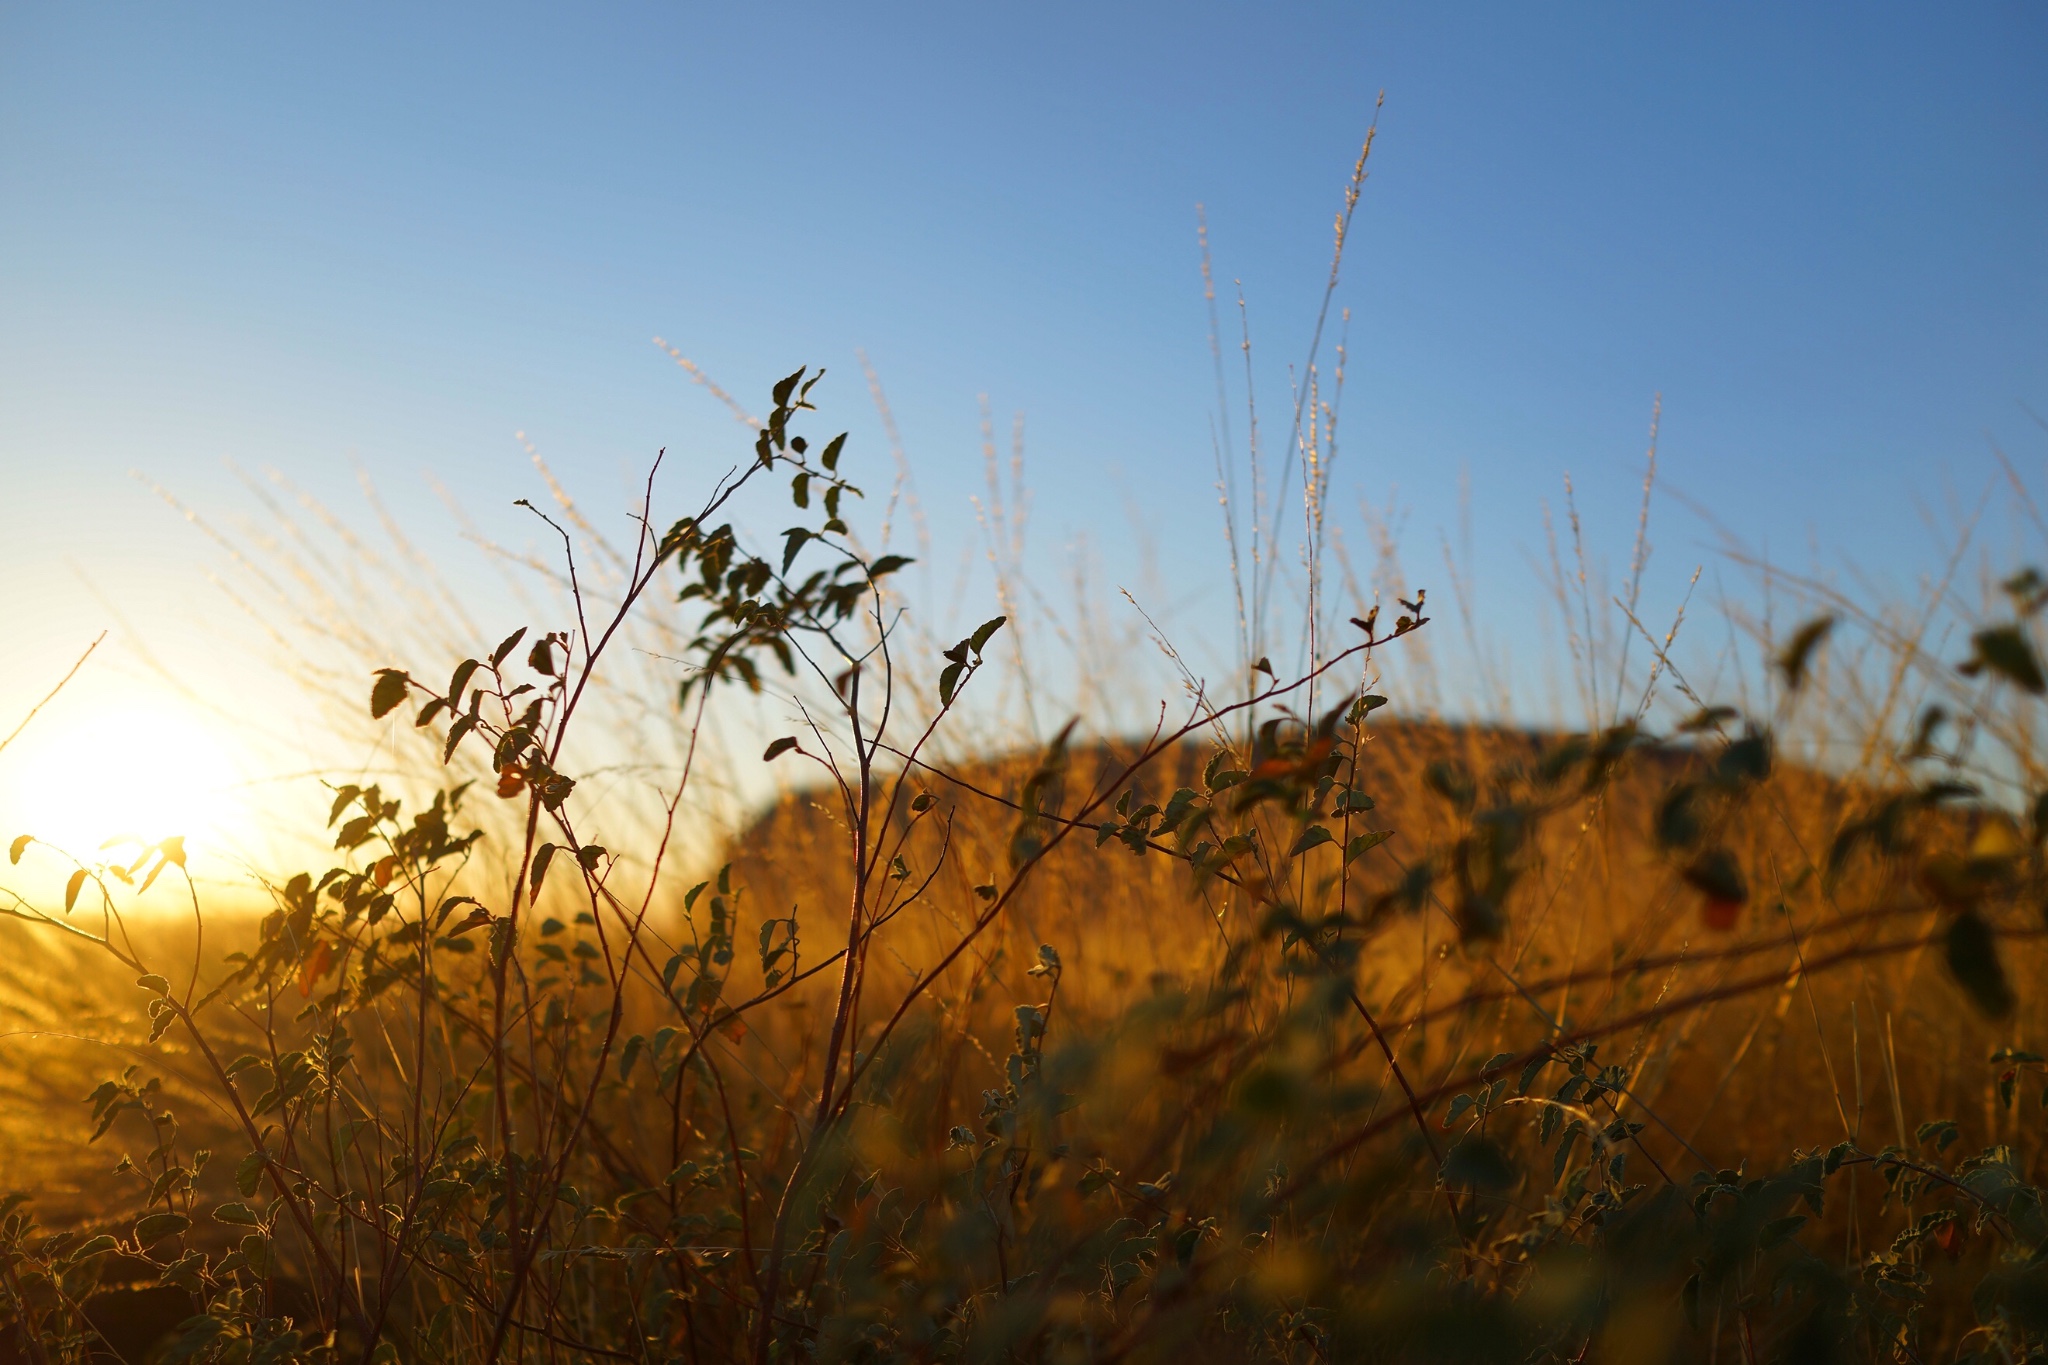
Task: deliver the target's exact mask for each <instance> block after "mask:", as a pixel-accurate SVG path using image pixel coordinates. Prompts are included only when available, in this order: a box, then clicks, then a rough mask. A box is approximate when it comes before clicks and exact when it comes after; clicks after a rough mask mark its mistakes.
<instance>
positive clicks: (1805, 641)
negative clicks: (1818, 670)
mask: <svg viewBox="0 0 2048 1365" xmlns="http://www.w3.org/2000/svg"><path fill="white" fill-rule="evenodd" d="M1834 628H1835V618H1834V616H1833V615H1828V616H1819V617H1815V618H1814V619H1813V620H1811V621H1808V622H1807V623H1806V624H1805V625H1803V626H1801V627H1800V628H1799V629H1798V630H1796V631H1794V632H1793V633H1792V638H1791V639H1790V640H1789V641H1787V642H1786V644H1785V647H1784V648H1783V649H1781V650H1779V651H1778V670H1779V671H1780V672H1782V673H1783V674H1784V675H1785V686H1786V687H1787V688H1789V689H1791V690H1792V691H1794V692H1797V691H1798V690H1799V688H1800V685H1801V684H1803V683H1804V682H1805V681H1806V664H1807V661H1808V660H1809V659H1810V658H1811V657H1812V656H1813V651H1814V650H1816V649H1818V648H1819V647H1820V642H1821V641H1823V640H1825V639H1827V637H1828V632H1829V631H1831V630H1833V629H1834Z"/></svg>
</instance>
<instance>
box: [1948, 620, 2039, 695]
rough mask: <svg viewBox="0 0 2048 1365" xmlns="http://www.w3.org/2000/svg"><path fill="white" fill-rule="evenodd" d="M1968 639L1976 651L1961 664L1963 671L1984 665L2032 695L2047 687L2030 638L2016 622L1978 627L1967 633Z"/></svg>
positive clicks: (1982, 667)
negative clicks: (1993, 628) (1995, 627)
mask: <svg viewBox="0 0 2048 1365" xmlns="http://www.w3.org/2000/svg"><path fill="white" fill-rule="evenodd" d="M1970 643H1971V644H1972V645H1975V646H1976V650H1977V652H1976V655H1975V656H1974V657H1973V658H1972V659H1971V660H1970V664H1969V665H1966V666H1965V668H1966V671H1968V672H1973V673H1974V672H1976V671H1978V670H1979V669H1984V668H1988V669H1990V670H1991V671H1992V672H1994V673H1996V674H1998V675H2000V676H2001V677H2003V678H2005V679H2006V680H2007V681H2009V682H2012V683H2015V684H2017V685H2018V686H2020V687H2022V688H2024V689H2026V690H2027V691H2029V692H2032V693H2033V694H2034V695H2035V696H2040V695H2041V694H2042V693H2043V692H2044V691H2048V677H2044V676H2043V675H2042V672H2041V659H2040V656H2039V655H2037V654H2036V653H2035V652H2034V645H2033V642H2032V641H2030V640H2029V639H2027V637H2026V633H2025V632H2023V631H2022V630H2021V629H2020V628H2019V627H2018V626H2001V627H1999V628H1998V629H1996V630H1980V631H1978V632H1977V633H1976V634H1975V635H1973V636H1971V637H1970Z"/></svg>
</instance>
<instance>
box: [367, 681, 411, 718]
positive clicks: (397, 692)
mask: <svg viewBox="0 0 2048 1365" xmlns="http://www.w3.org/2000/svg"><path fill="white" fill-rule="evenodd" d="M411 683H412V679H411V678H408V677H407V676H406V675H405V671H404V670H403V669H397V668H380V669H378V670H377V682H376V685H375V686H373V687H371V688H370V719H372V720H382V719H384V717H386V716H388V715H390V714H391V713H392V712H393V711H396V710H397V709H398V704H399V703H400V702H402V701H404V700H405V690H406V688H407V687H408V686H410V685H411Z"/></svg>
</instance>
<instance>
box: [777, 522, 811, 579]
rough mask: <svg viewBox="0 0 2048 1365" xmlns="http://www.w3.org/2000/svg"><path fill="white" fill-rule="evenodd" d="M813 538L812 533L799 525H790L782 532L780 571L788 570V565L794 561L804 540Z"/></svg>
mask: <svg viewBox="0 0 2048 1365" xmlns="http://www.w3.org/2000/svg"><path fill="white" fill-rule="evenodd" d="M812 539H814V536H813V533H812V532H810V531H808V530H806V529H805V528H804V527H801V526H792V527H790V528H789V529H788V530H787V531H784V532H783V533H782V571H783V572H784V573H788V572H789V566H790V565H792V564H794V563H796V557H797V554H798V553H799V552H800V551H801V550H802V549H803V548H804V544H805V542H807V541H809V540H812Z"/></svg>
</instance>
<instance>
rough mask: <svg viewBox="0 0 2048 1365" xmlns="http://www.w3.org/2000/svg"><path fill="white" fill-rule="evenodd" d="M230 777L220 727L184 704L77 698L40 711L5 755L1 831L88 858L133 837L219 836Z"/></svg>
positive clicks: (0, 773)
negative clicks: (88, 702)
mask: <svg viewBox="0 0 2048 1365" xmlns="http://www.w3.org/2000/svg"><path fill="white" fill-rule="evenodd" d="M52 709H53V711H55V708H52ZM45 720H48V721H50V722H52V723H50V724H47V725H46V724H44V723H43V722H44V721H45ZM233 781H234V774H233V769H232V766H231V765H230V763H229V762H228V755H227V751H226V748H225V746H224V745H223V744H222V742H221V739H220V736H219V735H218V734H217V733H216V732H214V731H213V730H212V729H210V728H209V727H208V726H206V725H205V724H204V723H202V722H201V721H200V720H199V719H197V718H196V717H194V716H193V715H191V714H190V713H189V712H187V711H185V710H184V709H182V708H180V707H177V706H174V705H169V704H164V703H155V702H136V701H124V702H120V703H116V704H112V705H106V706H90V707H76V708H72V709H68V710H66V711H64V712H60V713H57V714H51V715H46V716H39V717H37V719H36V723H34V724H32V725H31V726H30V727H29V728H28V730H27V731H26V732H25V733H24V734H23V735H22V736H21V738H20V739H19V740H17V741H16V742H15V743H14V744H13V745H12V746H10V748H9V749H8V751H7V752H6V753H5V754H4V755H0V810H4V813H5V817H6V819H7V820H8V822H9V825H8V827H7V828H6V829H5V830H4V834H5V836H6V837H8V838H12V837H13V836H15V835H17V834H31V835H34V836H35V837H36V838H37V839H39V840H41V841H42V842H44V843H46V844H51V845H54V846H55V847H57V848H60V849H63V850H64V851H65V852H67V853H69V854H71V855H72V856H74V857H77V858H80V859H84V860H92V859H94V858H95V857H97V856H99V851H100V850H101V849H102V848H103V847H107V846H109V845H118V844H120V843H124V842H127V841H130V840H134V841H139V842H143V843H153V842H155V841H156V840H159V839H163V838H167V837H169V836H171V835H183V836H184V837H185V838H186V839H187V841H188V842H190V843H193V844H201V843H215V842H218V840H219V838H220V837H221V835H222V834H223V833H224V822H225V819H226V816H227V814H228V805H229V796H230V793H231V791H232V787H233ZM116 856H118V855H116Z"/></svg>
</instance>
